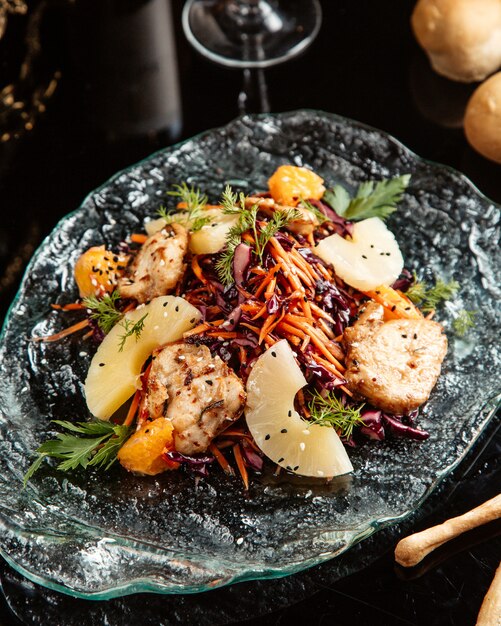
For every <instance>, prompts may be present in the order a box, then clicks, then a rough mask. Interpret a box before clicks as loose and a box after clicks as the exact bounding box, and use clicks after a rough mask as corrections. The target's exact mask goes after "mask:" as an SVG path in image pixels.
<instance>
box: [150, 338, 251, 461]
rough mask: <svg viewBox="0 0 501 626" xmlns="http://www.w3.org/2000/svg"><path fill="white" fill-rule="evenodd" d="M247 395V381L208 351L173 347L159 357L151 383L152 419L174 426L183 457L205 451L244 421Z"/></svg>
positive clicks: (163, 351)
mask: <svg viewBox="0 0 501 626" xmlns="http://www.w3.org/2000/svg"><path fill="white" fill-rule="evenodd" d="M245 400H246V393H245V390H244V386H243V384H242V381H241V380H240V379H239V378H238V376H236V375H235V374H234V373H233V371H232V370H231V369H230V368H229V367H228V366H227V365H226V363H224V362H223V361H222V360H221V359H220V358H219V357H218V356H216V357H212V356H211V353H210V351H209V349H208V348H207V346H194V345H190V344H185V343H176V344H172V345H169V346H167V347H165V348H163V349H161V350H160V351H159V352H157V353H156V358H155V360H154V361H153V365H152V367H151V372H150V376H149V379H148V389H147V396H146V408H147V410H148V411H149V414H150V417H152V418H153V419H156V418H157V417H162V416H165V417H167V418H168V419H170V420H172V425H173V426H174V431H175V433H174V445H175V447H176V450H177V451H178V452H181V453H182V454H196V453H198V452H204V451H205V450H207V448H208V447H209V444H210V442H211V441H212V440H213V439H214V437H215V436H216V435H218V434H219V433H220V432H221V431H223V430H224V429H226V428H227V427H228V426H229V425H230V424H231V423H232V422H234V421H235V420H236V419H238V418H239V417H240V415H241V414H242V411H243V410H244V406H245Z"/></svg>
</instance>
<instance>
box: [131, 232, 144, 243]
mask: <svg viewBox="0 0 501 626" xmlns="http://www.w3.org/2000/svg"><path fill="white" fill-rule="evenodd" d="M147 239H148V235H143V234H141V233H132V235H131V236H130V240H131V241H132V243H140V244H141V245H143V243H144V242H145V241H146V240H147Z"/></svg>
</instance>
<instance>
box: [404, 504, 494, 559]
mask: <svg viewBox="0 0 501 626" xmlns="http://www.w3.org/2000/svg"><path fill="white" fill-rule="evenodd" d="M499 517H501V494H499V495H497V496H495V497H494V498H492V499H491V500H487V502H484V503H483V504H481V505H480V506H477V507H476V508H474V509H472V510H471V511H468V512H467V513H464V515H460V516H459V517H453V518H451V519H449V520H447V521H446V522H444V523H443V524H439V525H438V526H432V527H431V528H428V529H427V530H423V531H422V532H420V533H415V534H414V535H410V536H409V537H406V538H405V539H402V540H401V541H399V542H398V544H397V547H396V548H395V560H396V561H397V563H399V564H400V565H403V566H404V567H413V566H414V565H417V564H418V563H419V562H420V561H422V560H423V559H424V557H425V556H427V555H428V554H430V552H433V550H435V548H438V547H439V546H441V545H442V544H444V543H446V542H447V541H449V540H450V539H454V537H457V536H458V535H461V534H462V533H464V532H466V531H467V530H471V529H472V528H476V527H477V526H481V525H482V524H487V523H488V522H491V521H493V520H495V519H498V518H499Z"/></svg>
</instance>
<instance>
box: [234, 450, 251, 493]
mask: <svg viewBox="0 0 501 626" xmlns="http://www.w3.org/2000/svg"><path fill="white" fill-rule="evenodd" d="M233 454H234V456H235V461H236V462H237V467H238V471H239V472H240V476H241V477H242V480H243V483H244V485H245V490H246V491H247V490H248V489H249V476H248V474H247V468H246V467H245V463H244V459H243V457H242V451H241V450H240V444H238V443H236V444H235V445H234V446H233Z"/></svg>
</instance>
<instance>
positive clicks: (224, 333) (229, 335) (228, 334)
mask: <svg viewBox="0 0 501 626" xmlns="http://www.w3.org/2000/svg"><path fill="white" fill-rule="evenodd" d="M206 334H207V336H208V337H221V338H222V339H235V338H236V337H238V333H237V332H235V331H233V330H231V331H229V330H213V331H210V332H209V331H207V333H206Z"/></svg>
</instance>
